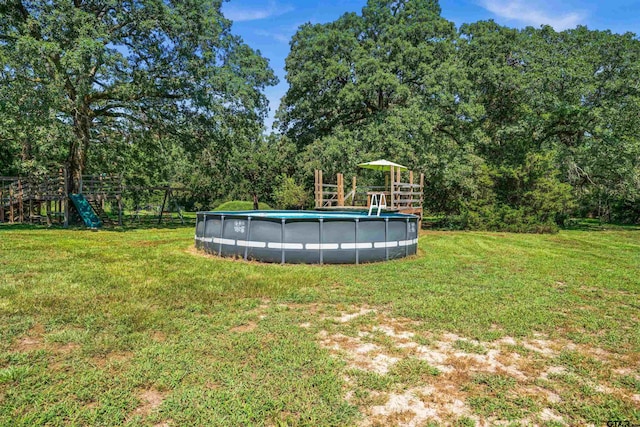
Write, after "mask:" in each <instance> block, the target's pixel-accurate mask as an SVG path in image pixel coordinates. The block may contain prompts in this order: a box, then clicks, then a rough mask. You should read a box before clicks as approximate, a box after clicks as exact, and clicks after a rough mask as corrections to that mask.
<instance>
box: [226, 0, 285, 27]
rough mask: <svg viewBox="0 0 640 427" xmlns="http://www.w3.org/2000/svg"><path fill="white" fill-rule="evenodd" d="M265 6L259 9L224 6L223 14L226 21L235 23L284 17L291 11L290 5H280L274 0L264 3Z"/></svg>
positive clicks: (230, 4)
mask: <svg viewBox="0 0 640 427" xmlns="http://www.w3.org/2000/svg"><path fill="white" fill-rule="evenodd" d="M266 3H267V4H265V5H262V6H260V7H242V6H236V5H235V4H233V3H228V6H226V5H225V7H224V10H223V13H224V16H225V17H226V18H228V19H231V20H232V21H235V22H242V21H257V20H259V19H265V18H270V17H272V16H279V15H284V14H285V13H287V12H291V11H292V10H293V6H291V5H280V4H278V3H276V1H275V0H270V1H268V2H266Z"/></svg>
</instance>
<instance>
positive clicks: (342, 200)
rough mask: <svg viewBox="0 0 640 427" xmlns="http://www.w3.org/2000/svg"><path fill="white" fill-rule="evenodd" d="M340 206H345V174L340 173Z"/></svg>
mask: <svg viewBox="0 0 640 427" xmlns="http://www.w3.org/2000/svg"><path fill="white" fill-rule="evenodd" d="M337 181H338V206H339V207H343V206H344V176H343V175H342V174H341V173H339V174H338V179H337Z"/></svg>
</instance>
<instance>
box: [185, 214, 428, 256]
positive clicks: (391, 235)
mask: <svg viewBox="0 0 640 427" xmlns="http://www.w3.org/2000/svg"><path fill="white" fill-rule="evenodd" d="M195 245H196V248H198V249H200V250H204V251H206V252H208V253H211V254H215V255H219V256H223V257H236V258H244V259H249V260H257V261H262V262H274V263H283V264H284V263H304V264H359V263H366V262H375V261H385V260H390V259H396V258H401V257H405V256H409V255H413V254H415V253H416V251H417V246H418V217H417V216H415V215H402V214H382V215H381V216H367V215H366V213H364V214H361V213H354V212H323V211H302V212H301V211H240V212H198V214H197V222H196V234H195Z"/></svg>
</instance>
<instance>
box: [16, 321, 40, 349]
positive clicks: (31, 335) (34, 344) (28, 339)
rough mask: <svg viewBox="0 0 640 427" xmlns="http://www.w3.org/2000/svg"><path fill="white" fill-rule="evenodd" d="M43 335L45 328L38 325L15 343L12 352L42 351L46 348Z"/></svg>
mask: <svg viewBox="0 0 640 427" xmlns="http://www.w3.org/2000/svg"><path fill="white" fill-rule="evenodd" d="M43 335H44V326H42V325H41V324H39V323H38V324H36V325H34V326H33V327H32V328H31V329H29V331H28V332H27V335H26V336H24V337H22V338H20V339H19V340H18V341H17V342H16V343H15V345H14V346H13V349H12V350H13V351H19V352H27V351H36V350H42V349H44V348H45V344H44V339H43Z"/></svg>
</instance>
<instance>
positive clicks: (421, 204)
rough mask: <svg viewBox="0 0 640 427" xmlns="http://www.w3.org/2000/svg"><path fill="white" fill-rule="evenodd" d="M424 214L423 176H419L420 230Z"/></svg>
mask: <svg viewBox="0 0 640 427" xmlns="http://www.w3.org/2000/svg"><path fill="white" fill-rule="evenodd" d="M423 213H424V174H423V173H421V174H420V221H419V227H420V228H422V215H423Z"/></svg>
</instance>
